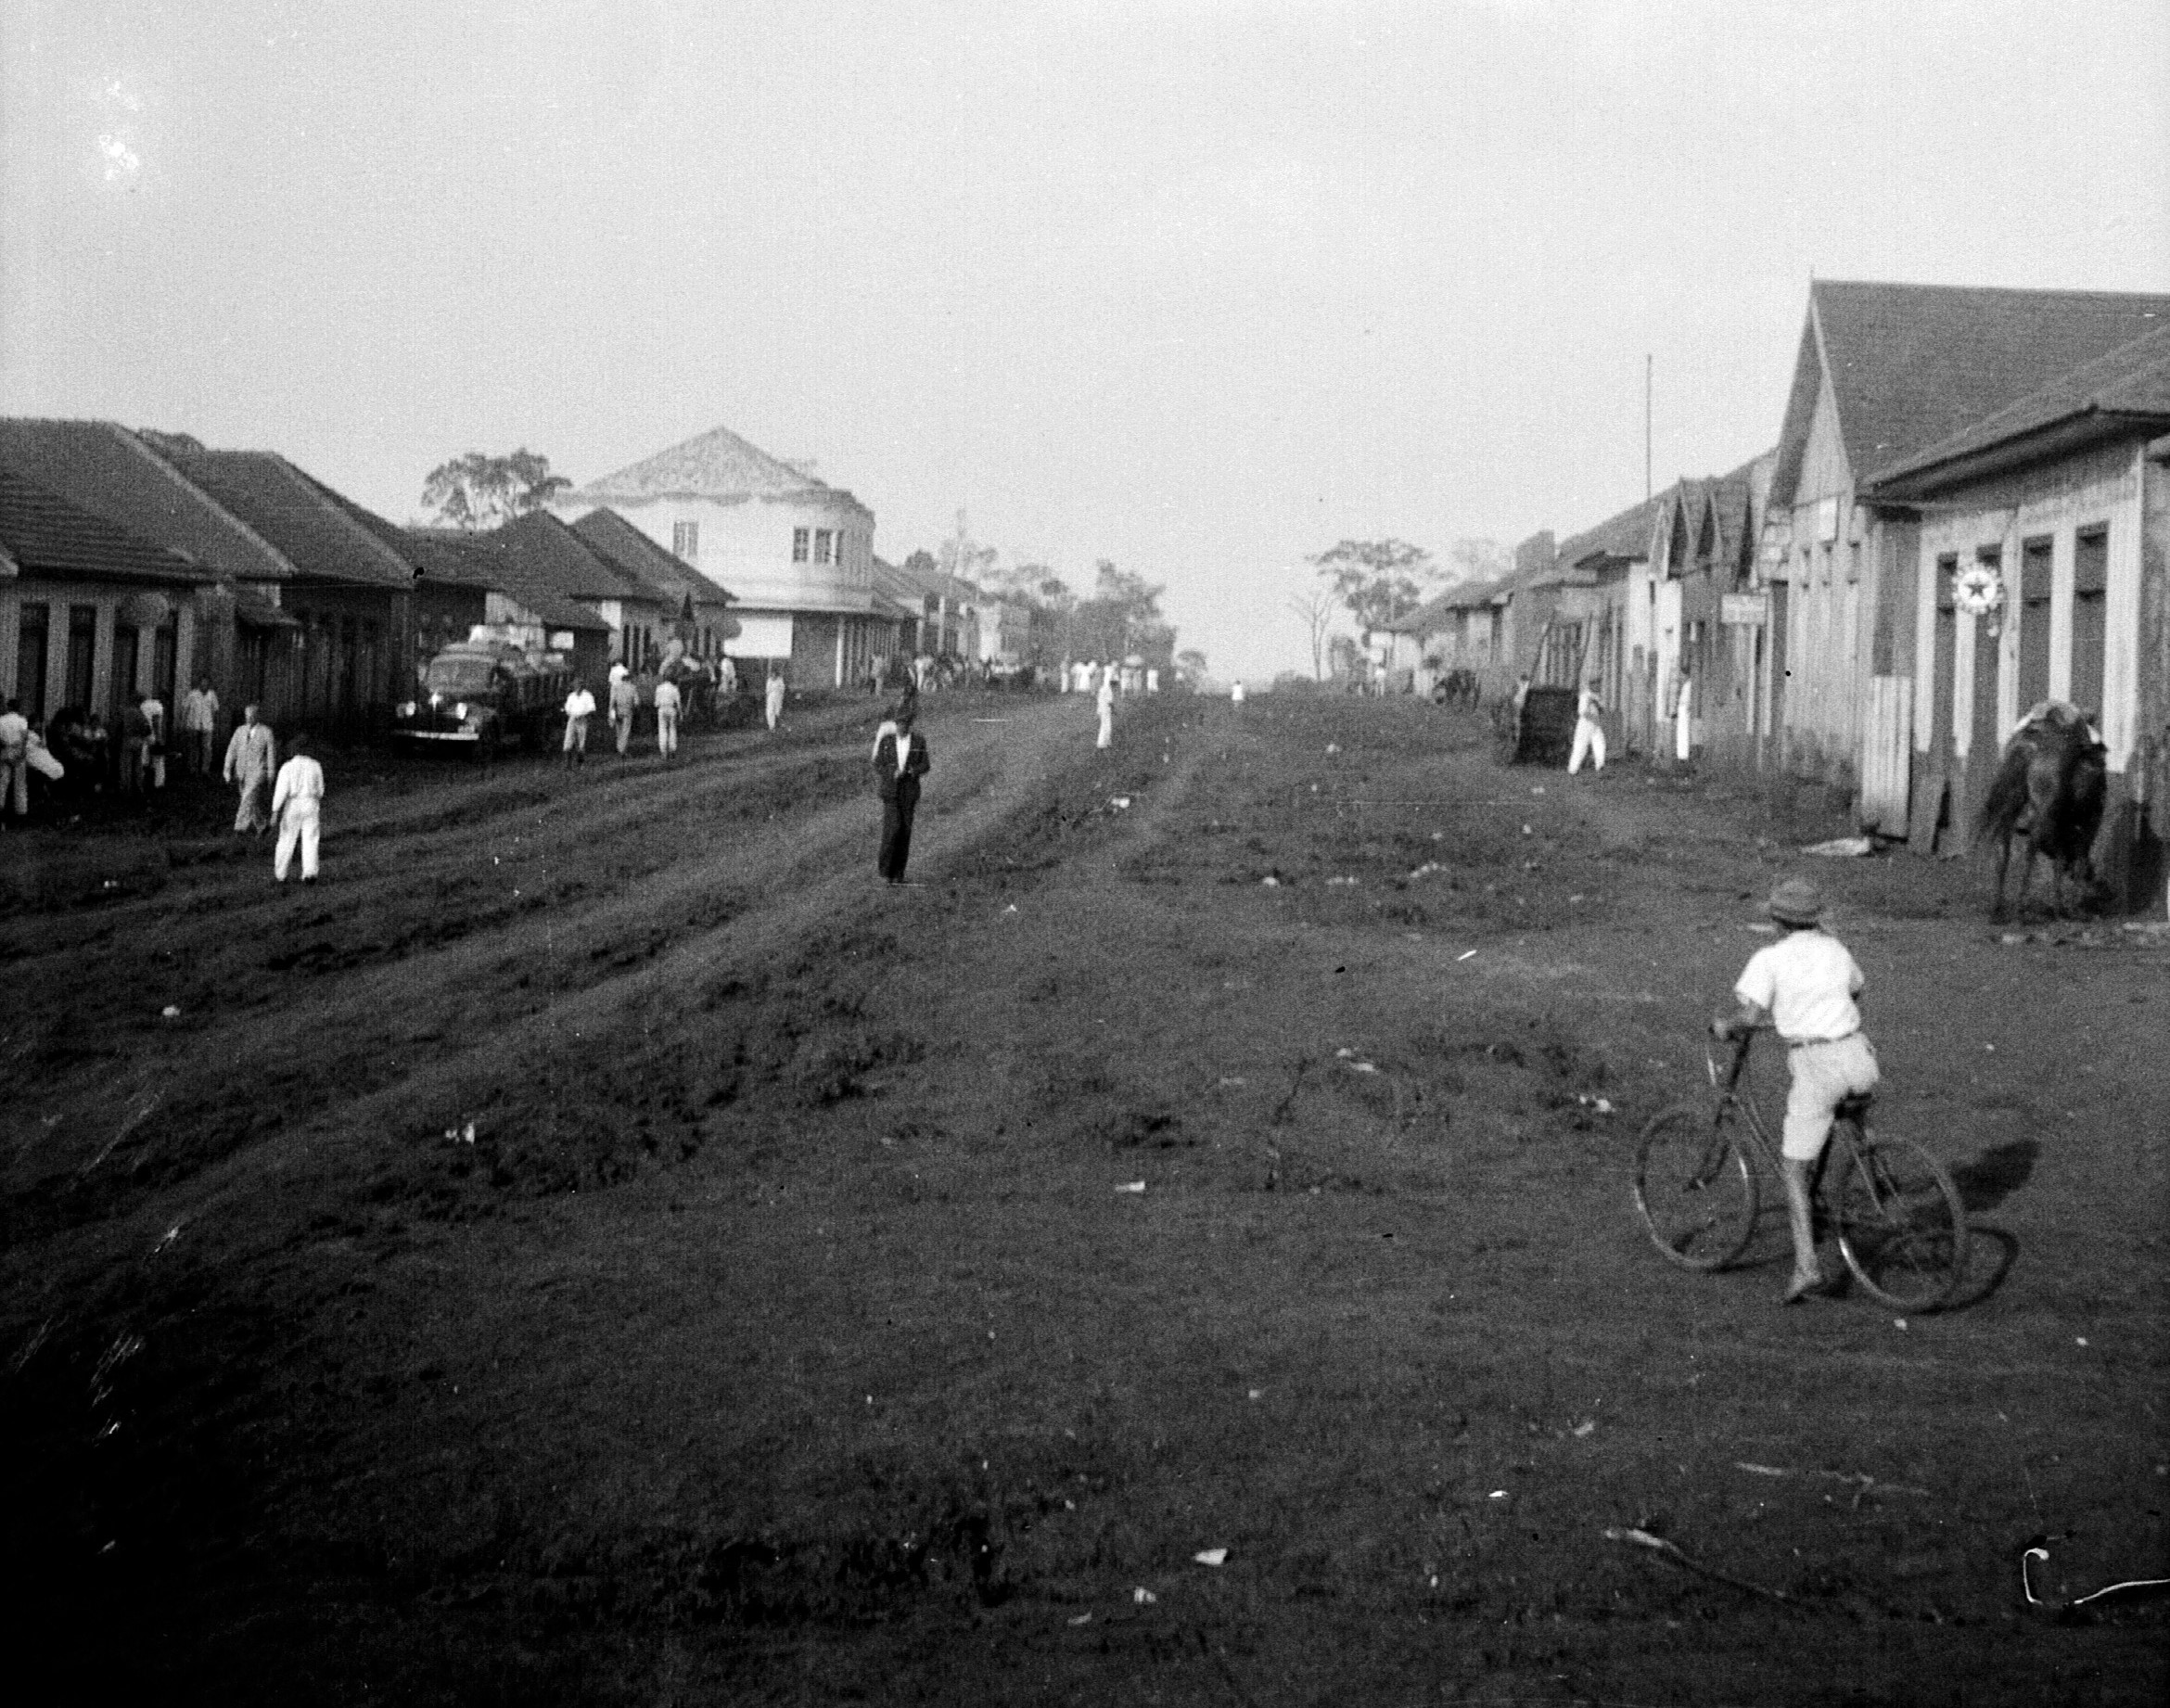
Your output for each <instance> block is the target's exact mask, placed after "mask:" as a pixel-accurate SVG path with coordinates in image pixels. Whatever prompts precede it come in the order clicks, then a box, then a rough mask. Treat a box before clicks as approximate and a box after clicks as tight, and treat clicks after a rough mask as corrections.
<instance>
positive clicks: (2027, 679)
mask: <svg viewBox="0 0 2170 1708" xmlns="http://www.w3.org/2000/svg"><path fill="white" fill-rule="evenodd" d="M2050 550H2051V548H2050V542H2049V541H2048V540H2028V541H2025V542H2022V544H2021V546H2020V584H2019V609H2018V612H2017V616H2018V618H2019V705H2020V710H2021V711H2022V712H2024V711H2026V709H2027V708H2028V707H2031V706H2034V705H2036V703H2037V702H2039V701H2042V700H2046V699H2048V698H2049V575H2050Z"/></svg>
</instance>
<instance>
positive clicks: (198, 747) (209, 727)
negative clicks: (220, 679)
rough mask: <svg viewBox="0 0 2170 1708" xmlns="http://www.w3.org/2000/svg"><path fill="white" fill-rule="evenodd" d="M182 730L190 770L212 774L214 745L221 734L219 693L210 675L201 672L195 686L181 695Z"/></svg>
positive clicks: (199, 773) (202, 774) (204, 775)
mask: <svg viewBox="0 0 2170 1708" xmlns="http://www.w3.org/2000/svg"><path fill="white" fill-rule="evenodd" d="M181 733H182V736H183V738H184V739H185V742H186V744H187V750H188V769H189V771H191V772H192V773H193V774H195V775H196V776H198V777H208V776H210V775H211V748H212V746H213V744H215V743H216V742H217V740H218V734H219V694H218V690H217V689H215V688H213V687H212V686H211V678H210V677H208V676H198V678H197V679H196V686H195V687H193V688H191V689H189V691H188V692H187V693H186V694H185V695H183V696H182V699H181Z"/></svg>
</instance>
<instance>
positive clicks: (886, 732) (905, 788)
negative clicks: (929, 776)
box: [874, 695, 930, 884]
mask: <svg viewBox="0 0 2170 1708" xmlns="http://www.w3.org/2000/svg"><path fill="white" fill-rule="evenodd" d="M918 713H919V705H918V700H917V696H915V695H906V696H905V697H904V698H903V699H902V700H900V701H899V702H898V703H897V705H896V707H894V708H893V709H892V710H891V712H890V714H889V717H888V718H887V720H885V721H884V723H883V724H882V726H881V728H880V729H879V730H877V731H875V732H874V786H875V787H876V788H877V789H879V790H880V791H881V797H882V846H881V851H880V853H879V854H878V855H877V856H876V857H875V860H874V865H875V868H876V870H878V871H879V872H880V873H881V874H882V876H883V877H884V878H885V879H887V881H888V882H889V883H891V884H901V883H902V882H903V881H904V862H905V861H906V860H909V859H911V857H912V815H913V813H914V812H915V811H917V810H918V809H919V780H920V779H921V778H922V777H924V776H925V775H926V773H927V770H928V767H929V764H930V760H929V758H928V756H927V751H926V738H925V736H924V735H918V734H915V733H913V724H914V723H915V722H916V721H917V720H918Z"/></svg>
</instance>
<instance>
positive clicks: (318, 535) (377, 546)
mask: <svg viewBox="0 0 2170 1708" xmlns="http://www.w3.org/2000/svg"><path fill="white" fill-rule="evenodd" d="M162 454H163V455H164V457H165V459H166V461H167V462H169V463H171V464H172V465H173V466H174V467H175V468H177V469H179V470H180V472H181V473H182V474H183V475H185V476H186V477H187V478H188V479H189V480H190V481H191V482H193V483H194V484H195V485H196V486H198V487H200V488H201V489H202V490H203V491H206V492H208V493H209V494H210V495H211V497H212V498H213V499H215V500H216V501H217V502H218V504H219V506H220V508H222V509H223V510H225V511H227V512H228V513H230V514H231V515H234V516H239V517H240V518H241V520H243V521H244V522H246V523H248V524H249V528H250V529H252V530H253V531H254V532H255V533H257V534H258V535H260V536H262V538H263V539H265V540H268V541H270V542H271V543H272V544H273V545H274V546H276V547H277V548H278V550H279V553H280V554H281V555H282V556H284V557H285V558H286V559H287V562H288V563H290V564H292V565H293V566H294V567H295V568H296V569H297V570H298V571H299V572H300V574H301V575H303V576H305V577H307V578H308V579H309V580H313V581H333V582H338V583H341V584H344V585H347V586H357V587H389V588H403V587H408V586H411V585H412V584H413V582H414V580H415V567H414V565H413V564H412V563H410V562H409V561H408V560H407V559H406V558H405V557H404V556H402V554H400V553H398V552H395V551H393V550H392V549H391V547H390V546H389V545H388V544H386V542H384V541H383V540H381V539H379V538H378V537H377V535H376V534H375V533H373V532H372V531H371V530H370V529H367V528H364V526H363V525H362V524H361V523H360V522H358V521H356V520H355V519H354V517H353V516H351V514H350V513H349V512H348V511H347V510H345V509H342V508H341V507H340V506H339V505H338V504H336V503H333V502H332V501H331V500H330V499H329V498H327V497H326V496H325V489H324V487H322V486H321V485H320V484H319V483H318V482H316V481H314V480H312V479H311V478H309V477H308V476H307V475H305V474H303V473H302V472H301V471H300V469H299V468H296V467H295V466H294V465H293V464H291V463H289V462H287V459H286V458H285V457H283V456H280V455H279V454H278V453H277V452H271V451H183V450H180V449H178V448H176V447H172V446H169V447H168V448H167V449H166V450H165V451H164V452H162Z"/></svg>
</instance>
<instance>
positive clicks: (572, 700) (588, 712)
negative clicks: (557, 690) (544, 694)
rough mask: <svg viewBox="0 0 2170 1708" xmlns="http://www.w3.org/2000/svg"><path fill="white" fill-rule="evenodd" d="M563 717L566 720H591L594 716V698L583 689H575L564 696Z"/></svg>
mask: <svg viewBox="0 0 2170 1708" xmlns="http://www.w3.org/2000/svg"><path fill="white" fill-rule="evenodd" d="M565 715H566V716H567V717H568V718H593V717H594V715H595V696H594V695H592V694H590V693H589V692H588V691H587V690H586V689H585V688H575V689H574V690H573V691H572V692H571V693H570V694H568V695H566V696H565Z"/></svg>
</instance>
